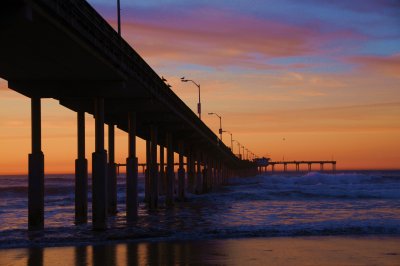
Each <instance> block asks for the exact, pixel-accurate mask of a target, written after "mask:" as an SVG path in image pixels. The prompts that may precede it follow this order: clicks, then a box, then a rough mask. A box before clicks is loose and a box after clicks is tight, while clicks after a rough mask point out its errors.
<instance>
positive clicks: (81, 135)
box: [75, 111, 88, 224]
mask: <svg viewBox="0 0 400 266" xmlns="http://www.w3.org/2000/svg"><path fill="white" fill-rule="evenodd" d="M77 120H78V159H76V160H75V224H82V223H87V201H88V200H87V193H88V172H87V168H88V167H87V166H88V165H87V160H86V158H85V112H83V111H79V112H78V113H77Z"/></svg>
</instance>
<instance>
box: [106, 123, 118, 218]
mask: <svg viewBox="0 0 400 266" xmlns="http://www.w3.org/2000/svg"><path fill="white" fill-rule="evenodd" d="M107 167H108V173H107V174H108V175H107V177H108V181H107V188H108V213H109V214H110V215H115V214H116V213H117V168H116V165H115V126H114V125H113V124H110V125H108V166H107Z"/></svg>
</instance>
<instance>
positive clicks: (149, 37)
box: [111, 8, 360, 69]
mask: <svg viewBox="0 0 400 266" xmlns="http://www.w3.org/2000/svg"><path fill="white" fill-rule="evenodd" d="M111 23H112V24H114V23H115V21H111ZM323 28H324V25H322V24H321V23H320V22H317V21H316V22H315V23H313V24H312V25H294V24H290V23H286V22H278V21H274V20H272V19H260V18H255V17H250V16H245V15H242V14H237V13H233V12H231V11H225V10H224V11H223V10H213V9H207V8H203V9H199V10H196V12H194V11H188V12H185V13H179V14H168V16H167V15H166V14H165V12H164V11H160V10H159V11H157V10H156V11H152V12H151V13H145V14H137V16H136V15H134V16H132V17H131V18H126V19H125V20H124V24H123V36H124V37H125V39H127V41H128V42H129V43H131V44H132V45H133V47H134V48H135V49H137V51H138V52H139V53H140V54H141V55H143V56H144V57H145V58H150V61H151V62H152V63H154V62H155V63H159V62H160V61H165V60H170V61H175V62H185V63H192V64H200V65H207V66H213V67H221V66H230V65H239V66H244V67H249V68H256V69H280V68H288V67H290V68H304V67H308V66H310V65H308V64H305V63H301V64H299V63H297V64H287V65H285V66H282V65H276V64H272V63H271V64H270V63H268V60H269V59H272V58H280V57H292V56H305V55H316V54H322V53H324V52H322V51H321V49H322V48H321V47H322V46H323V45H324V44H326V43H328V42H330V41H331V40H336V39H340V38H346V39H351V38H353V39H354V38H357V39H359V38H360V35H359V34H357V33H355V32H352V31H335V32H330V33H326V32H324V30H323Z"/></svg>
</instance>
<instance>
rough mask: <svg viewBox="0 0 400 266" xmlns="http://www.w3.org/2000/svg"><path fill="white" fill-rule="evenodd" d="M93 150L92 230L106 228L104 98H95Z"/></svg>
mask: <svg viewBox="0 0 400 266" xmlns="http://www.w3.org/2000/svg"><path fill="white" fill-rule="evenodd" d="M94 117H95V142H96V145H95V146H96V147H95V152H94V153H93V155H92V220H93V229H94V230H104V229H107V202H108V201H107V152H106V151H105V150H104V99H102V98H96V99H95V114H94Z"/></svg>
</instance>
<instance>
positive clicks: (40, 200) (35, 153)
mask: <svg viewBox="0 0 400 266" xmlns="http://www.w3.org/2000/svg"><path fill="white" fill-rule="evenodd" d="M31 116H32V117H31V122H32V153H31V154H29V156H28V162H29V163H28V165H29V166H28V168H29V169H28V171H29V173H28V186H29V187H28V229H29V230H42V229H43V227H44V155H43V152H42V133H41V131H42V129H41V104H40V98H38V97H37V98H36V97H34V98H32V99H31Z"/></svg>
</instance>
